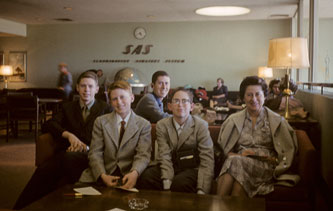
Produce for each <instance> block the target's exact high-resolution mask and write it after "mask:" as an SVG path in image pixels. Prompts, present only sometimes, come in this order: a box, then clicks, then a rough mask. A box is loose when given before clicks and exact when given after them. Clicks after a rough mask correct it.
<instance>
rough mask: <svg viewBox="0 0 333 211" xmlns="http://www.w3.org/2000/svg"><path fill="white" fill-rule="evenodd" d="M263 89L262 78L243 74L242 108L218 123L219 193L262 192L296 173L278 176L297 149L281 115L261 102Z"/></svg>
mask: <svg viewBox="0 0 333 211" xmlns="http://www.w3.org/2000/svg"><path fill="white" fill-rule="evenodd" d="M266 93H267V85H266V83H265V81H264V80H263V79H262V78H259V77H257V76H249V77H246V78H245V79H244V80H243V81H242V83H241V85H240V97H241V99H243V100H244V102H245V103H246V108H245V109H244V110H242V111H239V112H237V113H235V114H232V115H231V116H230V117H229V118H228V119H227V120H226V121H225V122H224V123H223V125H222V126H221V131H220V135H219V138H218V144H219V146H220V148H221V149H222V151H223V155H224V156H225V161H224V163H223V167H222V170H221V172H220V174H219V177H218V178H217V181H218V187H217V194H218V195H220V196H226V195H233V196H248V197H253V196H255V195H265V194H268V193H270V192H272V191H273V190H274V183H275V182H276V181H281V180H284V179H290V180H293V181H294V182H295V183H296V182H297V180H298V176H296V175H287V176H286V175H284V176H286V177H284V178H282V175H283V174H284V173H286V171H287V170H288V169H289V168H290V166H291V164H292V162H293V161H294V156H295V154H296V152H297V140H296V134H295V132H294V130H293V129H292V128H291V127H290V125H289V124H288V122H287V121H286V120H285V119H284V118H283V117H281V116H280V115H278V114H276V113H274V112H273V111H271V110H270V109H268V108H267V107H264V106H263V104H264V100H265V96H266Z"/></svg>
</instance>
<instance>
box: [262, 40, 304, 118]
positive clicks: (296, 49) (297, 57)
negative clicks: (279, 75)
mask: <svg viewBox="0 0 333 211" xmlns="http://www.w3.org/2000/svg"><path fill="white" fill-rule="evenodd" d="M267 66H268V67H271V68H273V69H286V70H287V71H286V75H285V83H286V86H285V87H287V88H286V89H284V90H283V94H284V95H285V96H286V110H285V113H284V117H285V118H286V119H291V118H292V116H291V115H290V112H289V97H290V96H291V95H292V91H291V90H290V89H289V80H290V78H289V77H290V69H291V68H308V67H309V66H310V64H309V56H308V46H307V39H306V38H301V37H288V38H277V39H271V40H270V41H269V52H268V65H267Z"/></svg>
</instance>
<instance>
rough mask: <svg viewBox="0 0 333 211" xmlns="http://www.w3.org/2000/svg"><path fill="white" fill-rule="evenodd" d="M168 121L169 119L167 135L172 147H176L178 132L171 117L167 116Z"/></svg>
mask: <svg viewBox="0 0 333 211" xmlns="http://www.w3.org/2000/svg"><path fill="white" fill-rule="evenodd" d="M168 121H169V122H168V126H167V130H168V135H169V138H170V142H171V144H172V148H173V149H176V148H177V145H178V134H177V131H176V127H175V126H174V124H173V118H169V120H168Z"/></svg>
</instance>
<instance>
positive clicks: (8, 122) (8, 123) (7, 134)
mask: <svg viewBox="0 0 333 211" xmlns="http://www.w3.org/2000/svg"><path fill="white" fill-rule="evenodd" d="M9 125H10V121H9V117H7V128H6V130H7V133H6V142H8V136H9Z"/></svg>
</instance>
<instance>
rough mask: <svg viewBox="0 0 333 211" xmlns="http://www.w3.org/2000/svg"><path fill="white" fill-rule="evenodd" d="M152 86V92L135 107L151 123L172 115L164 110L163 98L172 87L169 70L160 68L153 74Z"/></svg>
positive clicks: (137, 112)
mask: <svg viewBox="0 0 333 211" xmlns="http://www.w3.org/2000/svg"><path fill="white" fill-rule="evenodd" d="M151 87H152V88H153V92H152V93H148V94H146V95H145V96H143V97H142V98H141V99H140V101H139V102H138V104H137V105H136V108H135V113H136V114H137V115H139V116H142V117H143V118H145V119H147V120H148V121H150V122H151V123H156V122H157V121H158V120H160V119H163V118H165V117H168V116H170V115H169V114H168V113H167V112H164V110H163V102H162V101H163V99H164V98H165V97H166V96H167V95H168V92H169V89H170V77H169V75H168V73H167V72H165V71H162V70H159V71H156V72H155V73H154V74H153V77H152V81H151Z"/></svg>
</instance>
